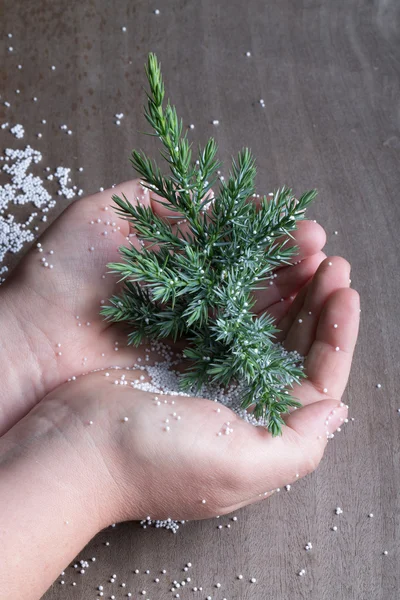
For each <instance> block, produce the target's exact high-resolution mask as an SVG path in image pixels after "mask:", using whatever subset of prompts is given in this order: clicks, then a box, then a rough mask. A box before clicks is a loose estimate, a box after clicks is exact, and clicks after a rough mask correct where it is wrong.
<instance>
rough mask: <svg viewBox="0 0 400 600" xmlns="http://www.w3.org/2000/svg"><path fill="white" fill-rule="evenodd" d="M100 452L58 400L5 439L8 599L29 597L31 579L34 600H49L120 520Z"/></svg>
mask: <svg viewBox="0 0 400 600" xmlns="http://www.w3.org/2000/svg"><path fill="white" fill-rule="evenodd" d="M96 450H97V449H96V447H95V445H94V444H93V441H92V439H91V437H90V435H87V434H86V432H85V430H84V427H83V426H82V424H81V422H80V420H79V418H78V417H75V415H74V414H73V413H71V411H70V409H69V407H68V406H67V405H64V404H62V403H57V401H53V402H52V403H51V405H50V406H46V405H45V403H40V404H38V405H37V406H36V407H35V408H34V409H33V410H32V411H31V413H30V414H29V415H27V416H26V417H25V418H24V419H22V421H20V422H19V423H18V424H17V425H16V426H14V427H13V428H12V429H11V430H10V431H8V432H7V433H6V434H5V435H4V436H3V437H2V438H1V439H0V488H1V490H2V493H1V497H0V542H1V547H2V555H3V557H4V559H5V560H2V561H1V564H0V580H1V581H2V586H3V591H4V589H5V590H6V594H5V596H4V597H5V599H7V600H8V598H17V597H18V598H22V597H24V594H25V593H26V592H27V590H26V589H25V587H24V585H25V584H24V582H23V581H22V580H24V579H26V580H29V581H30V583H29V591H30V593H29V597H30V598H36V597H37V598H39V597H41V595H42V594H43V593H44V591H45V590H46V589H47V588H48V587H49V586H50V585H51V583H52V582H53V581H54V579H56V578H57V576H58V575H59V573H60V572H61V571H62V570H63V569H64V568H65V567H66V566H67V565H68V564H69V563H70V562H71V561H72V560H73V559H74V558H75V556H76V555H77V554H78V553H79V551H80V550H81V549H82V548H83V547H84V546H85V545H86V544H87V543H88V542H89V541H90V539H91V538H92V537H93V536H94V535H96V533H97V532H98V531H100V530H101V529H102V528H104V527H105V526H106V525H109V524H110V523H111V522H113V520H114V514H115V513H114V501H113V497H112V494H113V486H112V485H110V483H109V481H108V478H109V477H110V476H109V474H108V473H107V471H106V470H105V469H104V467H102V463H101V461H100V460H99V459H98V457H97V456H96ZM38 560H40V561H44V563H45V564H46V565H47V568H46V569H45V572H44V573H43V571H42V569H41V568H40V565H38V567H39V568H36V564H35V561H38ZM23 570H26V573H27V574H28V573H29V577H26V578H25V577H24V576H23V575H24V574H23V572H21V571H23ZM36 573H37V576H36ZM32 574H34V575H32ZM4 582H5V583H4ZM4 586H5V588H4ZM2 597H3V596H2Z"/></svg>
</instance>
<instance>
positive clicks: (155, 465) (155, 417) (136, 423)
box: [31, 258, 359, 523]
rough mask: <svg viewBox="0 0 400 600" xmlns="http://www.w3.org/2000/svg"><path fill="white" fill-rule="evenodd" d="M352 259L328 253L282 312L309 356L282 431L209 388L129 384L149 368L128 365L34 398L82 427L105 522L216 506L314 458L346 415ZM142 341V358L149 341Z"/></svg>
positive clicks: (352, 339) (354, 318)
mask: <svg viewBox="0 0 400 600" xmlns="http://www.w3.org/2000/svg"><path fill="white" fill-rule="evenodd" d="M349 268H350V267H349V264H348V263H347V262H346V261H345V260H343V259H340V258H334V259H331V260H328V259H327V260H325V261H323V263H322V264H321V265H320V267H319V268H318V270H317V273H316V274H315V276H314V277H313V279H312V280H311V282H310V283H309V284H308V285H307V286H305V287H304V289H303V291H302V292H301V293H300V294H298V296H297V298H296V300H295V302H294V303H293V305H292V307H291V308H290V310H289V312H288V314H287V315H286V316H285V317H284V318H283V319H282V321H281V322H282V324H283V326H284V330H285V335H284V344H285V346H286V347H287V348H288V349H296V350H297V351H299V352H301V353H302V354H304V355H307V358H306V361H305V369H306V374H307V377H308V378H307V380H305V381H304V382H303V383H302V385H298V386H296V388H295V389H294V390H293V394H294V395H295V396H296V397H297V398H298V399H299V400H300V402H301V403H302V405H303V406H302V408H300V409H297V410H294V411H293V412H292V413H291V414H289V415H287V416H286V419H285V420H286V426H285V427H284V428H283V433H282V436H281V437H275V438H273V437H272V436H271V435H270V434H269V433H268V431H267V430H266V429H265V428H261V427H254V426H252V425H250V424H248V423H246V422H245V421H243V420H242V419H240V418H239V417H238V416H236V415H235V414H234V413H233V412H232V411H231V410H230V409H228V408H227V407H225V406H223V405H220V404H218V403H215V402H214V401H211V400H208V399H204V398H192V397H184V396H179V395H175V396H172V395H159V394H157V393H150V392H146V391H142V390H139V389H136V388H134V387H132V386H131V382H132V381H134V380H138V379H139V377H140V376H141V375H142V376H143V374H144V373H145V371H143V370H137V369H135V368H133V369H128V370H127V369H122V370H121V369H108V370H107V371H99V372H97V373H91V374H88V375H84V376H81V377H79V378H77V379H76V380H75V381H71V382H69V383H66V384H64V385H62V386H60V387H59V388H58V389H56V390H54V391H53V392H51V393H50V394H49V395H48V396H47V397H46V398H45V399H44V400H43V401H42V402H40V403H39V404H38V405H37V406H36V408H35V409H34V411H33V413H34V412H35V411H36V412H38V413H41V414H42V415H43V414H44V415H47V418H46V419H45V420H47V419H50V420H52V421H55V422H56V426H57V429H58V430H60V429H61V430H62V428H63V426H64V424H65V423H68V424H69V425H68V426H71V423H72V427H73V429H74V431H76V428H77V427H78V428H80V429H81V430H82V432H83V433H82V439H84V440H86V441H85V447H86V450H85V453H86V452H88V453H89V455H90V456H89V459H90V460H91V464H93V456H96V457H97V461H98V464H99V472H101V473H102V476H101V478H100V479H101V481H100V485H101V486H102V488H103V492H104V493H106V492H107V497H110V490H112V493H111V497H112V498H114V501H113V502H112V503H110V506H111V507H112V508H111V509H110V513H109V514H107V515H106V516H103V520H104V521H105V522H107V521H108V522H109V523H111V522H114V521H117V520H128V519H140V518H145V517H146V516H147V515H150V516H151V518H155V519H166V518H168V517H170V518H173V519H201V518H207V517H211V516H215V515H222V514H225V513H229V512H231V511H233V510H235V509H237V508H239V507H241V506H243V505H246V504H249V503H252V502H256V501H259V500H261V499H263V498H265V497H267V496H269V495H270V494H271V493H273V491H274V490H276V488H278V487H282V486H283V485H286V484H289V483H292V482H293V481H296V480H297V479H298V478H299V477H302V476H304V475H305V474H307V473H309V472H310V471H312V470H314V469H315V468H316V466H317V465H318V463H319V461H320V459H321V457H322V455H323V452H324V449H325V447H326V444H327V439H328V437H331V436H332V434H334V432H335V431H336V430H337V428H338V427H341V426H342V425H343V422H344V421H345V420H346V419H347V407H346V406H345V405H344V404H343V403H342V402H341V398H342V394H343V392H344V389H345V386H346V383H347V379H348V375H349V370H350V366H351V361H352V356H353V351H354V347H355V343H356V339H357V334H358V325H359V296H358V293H357V292H356V291H354V290H352V289H350V288H349ZM137 352H138V355H139V354H140V358H141V363H140V364H142V365H143V363H145V362H146V360H145V350H144V347H143V346H141V347H140V348H139V349H138V351H137ZM138 357H139V356H138ZM155 358H157V357H156V356H154V354H153V355H151V357H150V362H151V361H153V360H154V359H155ZM146 379H148V377H147V376H146ZM116 381H117V382H118V384H116V383H115V382H116ZM124 381H126V382H127V383H126V384H124V383H123V382H124ZM31 414H32V413H31ZM178 417H179V418H178ZM227 422H229V428H230V429H231V430H232V431H231V433H230V435H226V434H225V433H224V431H225V429H226V424H227ZM220 432H222V435H218V434H219V433H220ZM85 455H86V454H85ZM104 472H106V473H107V475H106V476H105V475H104ZM104 486H105V487H104ZM99 497H100V496H99Z"/></svg>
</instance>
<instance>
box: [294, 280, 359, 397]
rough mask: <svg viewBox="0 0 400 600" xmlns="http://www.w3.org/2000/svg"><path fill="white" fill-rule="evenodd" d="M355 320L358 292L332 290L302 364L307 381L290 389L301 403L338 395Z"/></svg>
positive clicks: (351, 346)
mask: <svg viewBox="0 0 400 600" xmlns="http://www.w3.org/2000/svg"><path fill="white" fill-rule="evenodd" d="M359 321H360V296H359V294H358V292H357V291H356V290H353V289H351V288H342V289H339V290H336V291H335V292H334V293H333V294H332V295H331V296H330V297H329V299H328V300H327V302H326V305H325V306H324V309H323V311H322V313H321V316H320V319H319V322H318V326H317V329H316V333H315V340H314V342H313V344H312V346H311V349H310V351H309V353H308V356H307V358H306V360H305V363H304V367H305V372H306V374H307V380H306V381H304V382H303V383H302V384H301V385H300V386H295V387H294V388H293V395H294V396H295V397H296V398H298V399H299V400H300V402H301V403H302V404H303V405H305V404H310V403H312V402H316V401H318V400H321V399H322V398H325V397H326V395H327V394H329V396H330V397H333V398H336V399H340V398H341V397H342V395H343V392H344V390H345V388H346V385H347V381H348V378H349V373H350V368H351V362H352V359H353V354H354V348H355V345H356V342H357V336H358V329H359ZM335 325H337V327H335ZM324 390H326V391H324Z"/></svg>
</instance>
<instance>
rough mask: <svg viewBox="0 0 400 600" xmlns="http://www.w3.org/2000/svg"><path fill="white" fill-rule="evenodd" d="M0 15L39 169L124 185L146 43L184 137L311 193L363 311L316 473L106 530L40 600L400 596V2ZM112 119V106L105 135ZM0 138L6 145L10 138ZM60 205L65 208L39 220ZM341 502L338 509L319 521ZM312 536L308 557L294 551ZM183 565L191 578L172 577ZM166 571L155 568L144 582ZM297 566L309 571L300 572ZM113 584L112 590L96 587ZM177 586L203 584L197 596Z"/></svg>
mask: <svg viewBox="0 0 400 600" xmlns="http://www.w3.org/2000/svg"><path fill="white" fill-rule="evenodd" d="M0 6H1V8H0V10H1V17H0V29H1V39H2V44H1V50H0V52H1V55H2V60H1V63H0V81H1V89H0V91H1V103H0V121H1V122H4V121H10V122H12V123H23V124H24V126H25V129H26V137H25V139H24V140H23V142H24V144H21V147H22V146H23V145H25V144H26V143H30V144H31V145H32V146H33V147H35V148H40V149H41V151H42V152H43V156H44V159H45V161H46V164H49V165H52V166H57V165H59V164H63V165H65V166H70V167H72V168H73V171H72V179H73V183H75V184H77V185H78V186H79V187H83V189H84V191H85V193H91V192H94V191H96V190H98V189H99V188H100V186H104V187H108V186H110V185H112V184H113V183H115V182H118V181H120V180H124V179H128V178H130V177H131V176H132V171H131V167H130V164H129V160H128V158H129V153H130V151H131V149H132V148H133V147H139V146H140V147H143V148H144V149H145V150H147V151H151V152H153V151H154V148H155V146H154V145H153V140H151V139H150V138H146V137H144V136H141V135H140V134H139V133H138V131H140V130H143V129H144V128H145V125H144V120H143V117H142V108H141V107H142V104H143V100H144V95H143V84H144V77H143V64H144V61H145V57H146V55H147V53H148V52H149V51H155V52H156V53H157V54H158V56H159V58H160V59H161V62H162V65H163V72H164V75H165V78H166V81H167V85H168V91H169V93H170V94H171V97H172V98H173V100H174V102H175V103H176V105H177V107H178V111H179V113H180V114H181V115H182V116H183V119H184V123H185V124H189V123H194V124H195V130H194V131H193V132H192V133H191V137H193V138H194V136H195V138H194V139H196V141H197V140H199V141H204V140H205V139H206V138H207V136H209V135H210V134H214V135H216V138H217V141H218V143H219V145H220V149H221V157H222V158H223V159H224V160H225V161H226V160H228V159H229V157H230V156H231V155H232V154H233V153H235V152H236V151H237V150H238V149H239V148H240V147H241V146H243V145H249V146H251V148H252V149H253V151H254V153H255V155H256V157H257V163H258V170H259V175H258V185H259V190H260V191H265V192H268V191H270V190H271V189H273V188H274V187H275V186H278V185H281V184H283V183H286V184H289V185H292V186H293V187H294V189H295V191H296V193H300V192H302V191H304V190H305V189H309V188H311V187H316V188H318V190H319V201H318V202H317V203H316V204H315V206H314V208H313V209H312V215H313V217H314V218H316V219H317V220H318V221H319V222H321V223H322V224H323V225H324V226H325V227H326V230H327V233H328V245H327V249H326V252H327V253H328V254H331V255H335V254H340V255H342V256H344V257H345V258H346V259H348V260H349V261H350V262H351V264H352V285H353V287H355V288H356V289H357V290H358V291H359V292H360V294H361V306H362V313H361V316H362V318H361V331H360V338H359V343H358V347H357V351H356V355H355V360H354V366H353V370H352V373H351V379H350V383H349V386H348V390H347V392H346V396H345V400H346V401H347V402H348V403H349V404H350V407H351V415H352V416H353V417H354V418H355V420H354V422H350V423H349V424H348V426H347V427H346V428H345V429H344V431H343V432H342V433H341V434H339V435H337V436H336V438H335V440H334V441H333V442H331V443H329V447H328V450H327V452H326V456H325V458H324V461H323V463H322V464H321V466H320V467H319V469H318V470H317V472H316V473H314V474H313V475H311V476H309V477H307V478H306V479H305V480H303V481H300V482H299V483H298V484H296V485H294V486H293V487H292V489H291V491H290V492H286V491H282V492H280V493H279V494H275V496H274V497H272V498H271V499H269V500H268V501H266V502H263V503H261V504H260V505H257V506H253V507H251V508H247V509H244V510H241V511H240V512H239V513H238V515H237V516H238V520H237V522H233V521H230V520H229V517H224V518H223V519H220V522H221V524H222V525H223V526H224V527H223V529H221V530H219V529H217V524H218V523H219V521H216V520H212V521H204V522H196V523H195V522H193V523H189V524H186V525H185V526H183V527H182V529H181V530H180V532H179V533H178V534H177V535H176V536H174V535H172V534H170V533H169V532H165V531H158V530H146V531H144V530H142V529H140V528H139V526H138V524H135V523H127V524H122V525H117V526H116V527H115V528H113V529H110V530H108V531H104V532H102V533H101V534H100V535H98V536H97V537H96V539H94V540H93V541H92V542H91V544H90V545H89V547H87V548H86V549H85V550H83V551H82V555H81V556H80V557H79V558H90V557H92V556H95V557H96V559H97V560H96V562H95V563H93V564H92V565H91V567H90V568H89V569H88V570H87V573H86V574H85V575H84V576H80V575H79V576H78V575H75V574H74V569H73V568H71V567H69V568H67V569H66V572H65V576H64V577H63V579H64V580H65V585H60V583H59V582H58V583H55V584H54V586H53V587H52V589H50V590H49V591H48V593H47V594H46V595H45V599H46V600H81V599H85V600H86V599H88V600H90V599H92V598H93V599H94V598H96V586H97V585H99V584H102V585H104V589H105V593H104V598H109V597H110V596H111V595H112V594H114V595H115V597H116V598H117V599H120V598H123V597H126V592H127V591H131V592H132V594H133V596H132V597H133V598H137V597H139V593H140V590H142V589H146V590H147V591H148V592H149V594H148V597H149V598H151V600H158V599H161V598H170V597H171V598H173V594H172V593H171V592H170V591H169V590H170V588H171V581H172V580H173V579H179V580H181V579H182V578H183V577H185V578H186V577H187V576H190V577H191V584H190V585H189V584H188V585H187V586H185V588H184V589H183V590H182V589H181V590H180V598H181V600H185V599H186V598H199V599H200V598H201V599H202V600H203V598H206V597H207V596H208V595H210V596H211V597H212V598H213V600H222V599H223V598H227V599H228V600H247V599H249V600H264V599H265V600H267V599H268V600H269V599H282V600H289V599H290V600H293V599H296V600H300V599H303V598H307V599H315V600H332V599H336V598H337V599H345V600H347V599H349V600H350V599H351V600H353V599H354V600H392V599H393V600H394V599H397V598H399V597H400V590H399V559H400V552H399V551H400V533H399V529H400V520H399V519H400V503H399V487H400V464H399V463H400V444H399V442H400V439H399V438H400V435H399V434H400V415H399V414H398V413H397V408H400V400H399V397H398V393H397V384H396V381H398V368H399V364H400V351H399V339H400V320H399V309H400V304H399V297H400V275H399V259H400V248H399V242H398V236H399V234H398V228H399V224H400V217H399V212H400V208H399V206H400V204H399V201H398V188H399V182H400V176H399V173H400V165H399V159H400V126H399V115H400V106H399V98H400V89H399V87H400V77H399V75H400V43H399V25H400V19H399V13H400V5H399V3H396V2H395V1H394V0H387V1H385V2H383V1H382V0H381V1H380V2H379V1H378V0H371V1H368V2H367V1H361V0H354V1H353V2H351V3H350V2H347V1H345V0H336V1H335V2H330V1H329V0H297V1H294V0H279V1H276V2H274V1H272V2H265V1H263V0H250V1H247V2H240V1H239V0H230V1H229V0H220V1H219V2H215V1H212V0H179V1H175V2H174V1H173V0H163V1H162V2H149V1H148V0H137V1H136V2H128V1H127V0H119V1H118V2H117V1H116V0H114V1H110V0H97V1H86V2H79V1H71V2H61V1H60V0H51V1H50V0H48V1H44V0H35V1H33V0H18V1H13V2H11V1H10V0H3V2H2V3H1V5H0ZM156 8H158V9H159V10H160V15H155V14H154V9H156ZM122 26H126V27H127V32H126V33H123V32H122V31H121V27H122ZM8 32H12V33H13V38H12V46H13V47H14V51H13V52H12V53H10V52H8V50H7V48H8V46H9V45H11V44H10V41H9V40H8V39H7V33H8ZM247 51H250V52H251V57H246V52H247ZM19 63H21V64H22V69H21V70H19V69H17V65H18V64H19ZM53 64H54V65H55V66H56V70H55V71H52V70H51V68H50V67H51V65H53ZM17 88H18V89H20V90H21V93H20V94H19V95H16V94H15V89H17ZM33 96H37V97H38V101H37V102H33V101H32V97H33ZM260 98H263V99H264V100H265V108H264V109H263V108H262V107H261V106H260V104H259V99H260ZM4 100H9V101H10V102H11V108H6V107H5V106H4V105H3V101H4ZM117 112H123V113H124V114H125V117H124V119H123V122H122V124H121V126H120V127H118V126H116V125H115V123H114V121H115V119H114V114H115V113H117ZM43 118H45V119H47V124H46V125H42V124H41V119H43ZM213 119H219V121H220V125H219V126H218V127H215V126H213V125H212V124H211V121H212V120H213ZM62 123H67V124H68V127H70V129H72V131H73V135H72V136H67V135H65V133H64V132H62V131H61V130H60V128H59V126H60V125H61V124H62ZM39 131H41V132H43V138H42V139H40V140H38V139H37V138H36V137H35V134H36V133H37V132H39ZM0 135H1V138H2V147H3V148H4V147H6V146H7V145H9V143H10V141H9V137H7V136H9V134H8V133H7V132H4V131H1V130H0ZM81 166H83V167H84V172H83V173H79V172H78V171H77V168H78V167H81ZM66 204H67V202H66V201H65V200H64V201H63V200H60V201H59V202H58V204H57V208H56V209H54V210H53V211H52V212H51V213H50V215H49V221H51V219H52V218H55V217H56V216H57V214H58V213H59V212H61V211H62V210H63V209H64V207H65V206H66ZM44 226H45V225H43V226H42V227H44ZM334 230H337V231H338V235H333V232H334ZM7 261H8V263H9V264H10V265H12V264H13V261H14V262H15V258H14V257H12V256H10V257H7ZM378 382H379V383H381V384H382V388H381V389H377V388H376V384H377V383H378ZM336 506H341V507H342V508H343V514H342V515H340V516H336V515H335V514H334V509H335V507H336ZM370 512H373V513H374V515H375V516H374V518H373V519H369V518H368V514H369V513H370ZM144 516H145V515H144ZM227 524H230V525H231V527H230V528H227V527H226V525H227ZM334 524H336V525H337V526H338V530H337V531H336V532H333V531H332V530H331V527H332V526H333V525H334ZM27 535H28V533H27ZM106 541H109V542H110V546H105V545H104V543H105V542H106ZM308 541H311V542H312V544H313V550H312V551H311V552H306V551H305V550H304V546H305V544H306V543H307V542H308ZM383 550H388V555H387V556H383V554H382V552H383ZM188 561H190V562H191V563H192V564H193V567H192V568H191V569H190V572H188V573H184V572H183V571H182V569H183V567H184V566H185V564H186V563H187V562H188ZM136 568H138V569H140V574H139V575H135V574H134V573H133V570H134V569H136ZM162 568H165V569H166V570H167V575H159V577H160V579H161V582H160V583H159V584H156V583H154V582H153V579H154V577H155V576H157V575H156V573H158V572H159V571H160V569H162ZM302 568H305V569H306V571H307V573H306V576H305V577H299V576H298V575H297V573H298V571H299V570H300V569H302ZM145 569H150V572H151V573H150V575H146V574H144V570H145ZM113 573H116V574H117V580H116V583H115V584H111V583H107V581H108V579H109V578H110V576H111V575H112V574H113ZM239 573H241V574H243V580H241V581H240V580H238V579H237V575H238V574H239ZM251 577H256V578H257V583H255V584H251V583H249V580H250V578H251ZM73 581H76V582H77V585H76V586H74V587H73V586H72V585H71V583H72V582H73ZM218 581H219V582H221V584H222V586H221V588H220V589H216V588H215V587H214V585H215V583H217V582H218ZM121 582H126V583H127V587H126V588H121V587H119V584H120V583H121ZM192 586H202V588H203V590H202V592H197V593H194V592H192V591H191V587H192ZM113 590H115V591H113Z"/></svg>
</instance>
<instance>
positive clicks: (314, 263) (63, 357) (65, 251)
mask: <svg viewBox="0 0 400 600" xmlns="http://www.w3.org/2000/svg"><path fill="white" fill-rule="evenodd" d="M113 192H115V193H117V194H118V195H121V194H122V193H124V194H125V195H126V196H127V197H128V199H131V200H134V199H135V198H136V197H137V196H139V197H141V195H142V190H141V188H140V185H139V184H138V181H135V182H126V183H124V184H121V185H120V186H118V188H116V189H115V190H113ZM111 195H112V194H111V191H110V190H108V191H105V192H103V193H100V194H95V195H94V196H90V197H88V198H85V199H83V200H80V201H79V202H76V203H74V204H72V205H71V206H70V207H69V208H68V209H67V210H66V211H65V213H64V214H63V215H62V216H61V217H60V218H59V219H58V220H57V221H56V222H55V223H54V224H53V225H52V226H51V227H50V228H49V230H48V231H46V233H45V234H44V236H42V238H41V240H40V242H41V244H42V249H43V252H42V253H40V252H39V251H38V250H36V249H32V251H30V252H29V253H28V255H27V256H26V258H25V259H24V260H23V261H22V262H21V264H20V266H19V268H18V269H16V271H15V273H14V274H13V277H11V278H10V280H9V281H8V283H7V288H8V291H10V292H11V293H12V296H13V304H14V305H15V306H16V308H17V311H16V312H17V314H18V315H19V318H20V320H21V324H23V328H24V330H25V333H26V336H27V337H28V338H30V339H29V343H30V344H31V346H33V347H34V348H35V349H37V355H39V353H40V362H41V368H42V371H43V376H42V378H43V381H44V389H45V391H49V390H51V389H53V388H54V387H56V386H57V385H59V384H60V383H62V382H63V381H65V380H66V379H68V378H70V377H72V376H78V375H79V374H81V373H83V372H88V371H90V370H93V369H100V368H104V367H107V366H109V365H113V364H118V365H120V366H128V365H130V364H132V362H133V361H134V358H135V356H137V355H138V351H137V350H134V349H133V348H132V347H127V346H126V333H125V332H124V331H122V329H121V328H120V327H119V326H117V325H110V324H108V323H107V322H105V321H104V320H103V319H102V318H101V317H100V315H99V310H100V306H101V304H100V303H101V301H102V300H103V301H107V299H108V298H109V297H110V296H111V295H112V294H113V293H114V292H115V290H116V287H117V283H116V279H115V277H114V276H113V275H110V274H107V267H106V265H107V263H108V262H110V261H115V260H116V259H117V258H118V247H119V246H120V245H121V244H124V243H126V237H127V235H128V234H129V225H128V223H127V222H126V221H123V220H121V219H119V218H118V217H116V216H115V214H114V213H113V211H112V209H111V208H110V209H108V210H105V207H108V206H109V205H110V200H111ZM146 198H147V196H146V197H142V198H141V199H143V201H146ZM153 207H154V209H155V211H158V212H159V213H165V209H164V208H163V207H161V206H160V205H159V204H158V203H154V204H153ZM98 219H100V221H101V222H100V223H98V222H97V220H98ZM92 221H94V224H91V222H92ZM107 221H109V222H110V224H109V225H107V223H106V222H107ZM112 223H115V225H114V226H113V225H112ZM105 231H107V235H104V232H105ZM324 241H325V235H324V232H323V229H322V228H321V227H320V226H319V225H316V224H315V223H313V222H310V221H304V222H301V223H300V224H299V229H298V231H297V232H296V243H297V245H298V246H299V249H300V253H299V257H298V259H299V258H300V259H302V262H300V263H299V264H295V265H293V266H290V267H285V268H282V269H280V270H279V271H278V277H277V278H276V279H275V280H274V282H275V283H274V285H273V286H272V287H271V288H269V289H268V290H267V291H265V292H264V291H263V292H261V291H260V292H259V293H258V296H257V305H256V309H257V311H258V312H262V311H264V310H268V311H269V312H270V313H271V314H272V315H273V316H274V317H275V318H276V319H277V322H278V325H279V327H280V328H281V329H282V336H283V337H285V336H287V338H288V341H289V343H293V335H294V334H293V332H292V330H291V324H292V322H293V320H294V317H295V314H294V313H293V307H292V310H291V311H290V310H289V308H290V306H291V305H292V300H293V297H294V296H295V295H296V294H297V292H298V291H299V290H300V289H302V288H304V286H305V284H306V283H307V282H308V281H309V280H310V278H311V277H312V276H313V275H314V273H315V271H316V269H317V268H318V266H319V264H320V263H321V261H322V260H323V259H324V257H325V256H324V254H323V253H322V252H321V251H320V249H321V247H322V246H323V244H324ZM91 248H93V250H91ZM50 250H53V251H54V254H52V255H50V254H49V251H50ZM43 258H45V260H47V261H48V262H49V263H51V264H53V265H54V268H53V269H49V268H44V267H43V265H42V264H41V261H42V259H43ZM346 285H347V284H346ZM281 298H284V301H281ZM297 302H298V301H297ZM288 311H289V312H288ZM315 316H317V315H315ZM77 317H79V319H77ZM311 321H312V322H314V321H315V318H314V317H313V318H312V319H310V322H311ZM87 323H90V325H87ZM304 331H305V327H303V329H302V330H301V331H299V335H300V337H302V335H303V333H304ZM116 342H118V345H117V344H116ZM58 344H61V347H58ZM117 347H118V352H116V351H115V348H117ZM59 352H60V353H61V354H59ZM38 399H39V398H33V399H32V403H33V402H34V401H37V400H38Z"/></svg>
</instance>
